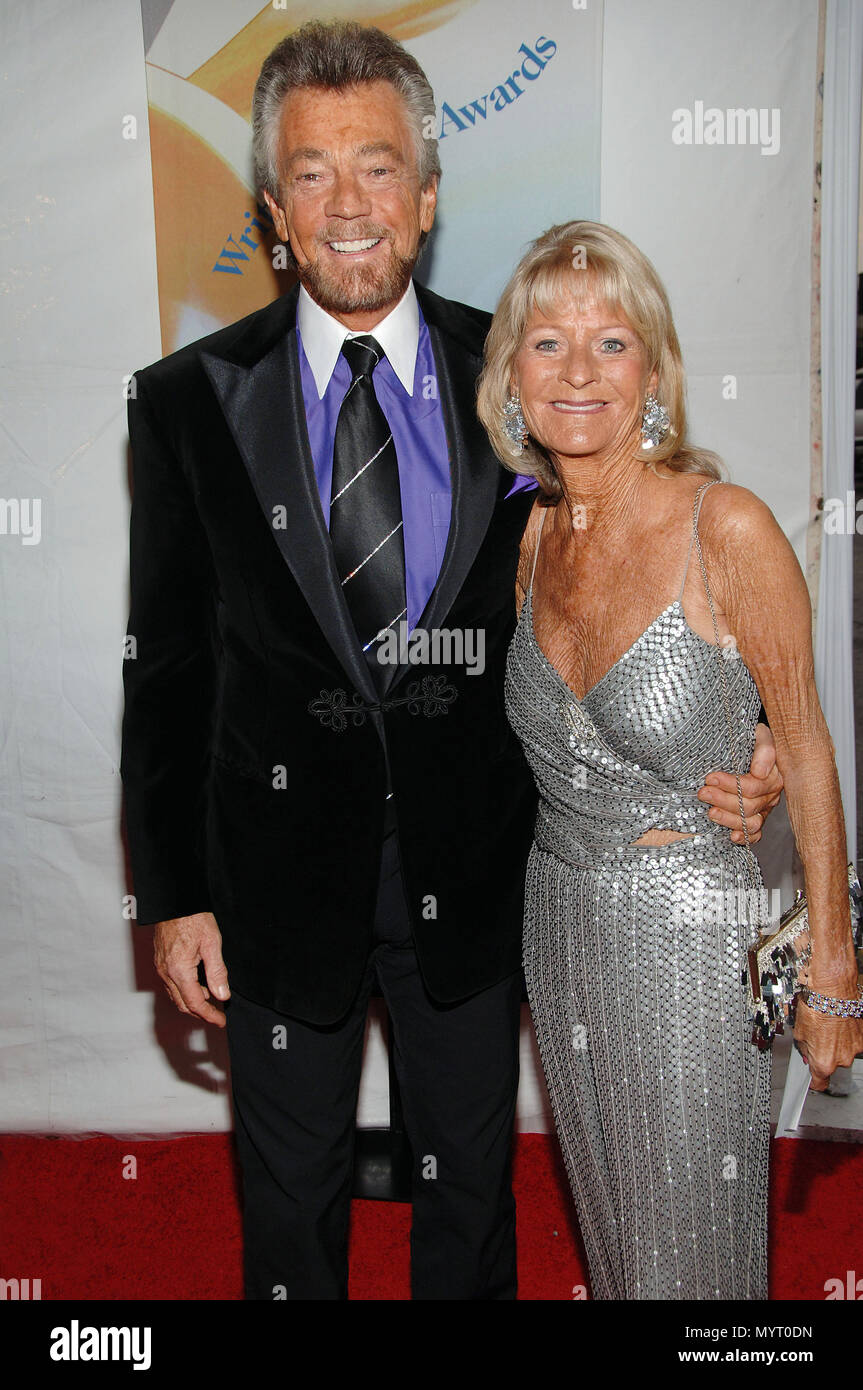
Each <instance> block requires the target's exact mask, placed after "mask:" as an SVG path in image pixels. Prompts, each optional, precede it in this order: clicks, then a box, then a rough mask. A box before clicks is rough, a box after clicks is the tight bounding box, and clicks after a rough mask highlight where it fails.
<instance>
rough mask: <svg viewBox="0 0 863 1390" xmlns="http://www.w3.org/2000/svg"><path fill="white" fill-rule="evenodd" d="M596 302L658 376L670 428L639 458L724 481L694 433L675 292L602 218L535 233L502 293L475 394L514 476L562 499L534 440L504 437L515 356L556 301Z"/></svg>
mask: <svg viewBox="0 0 863 1390" xmlns="http://www.w3.org/2000/svg"><path fill="white" fill-rule="evenodd" d="M594 297H595V298H596V299H597V300H598V301H599V302H600V303H604V304H606V305H608V306H609V307H610V308H612V309H614V310H615V311H617V312H619V313H622V314H623V316H624V318H625V319H626V320H627V322H628V323H629V324H630V326H631V327H632V329H633V331H634V332H635V334H636V335H637V337H638V339H639V341H640V342H641V344H642V346H643V347H644V349H645V353H646V356H647V363H648V373H649V374H652V373H653V372H654V371H655V372H656V374H657V385H656V396H657V398H658V399H659V401H660V403H661V404H662V405H663V406H664V407H665V409H666V410H667V411H668V414H669V417H670V421H671V427H670V429H669V431H668V434H667V435H666V436H665V438H664V439H663V440H662V442H661V443H660V444H658V445H657V446H656V448H654V449H651V450H650V451H649V452H645V451H644V450H643V449H639V451H638V453H637V454H636V458H639V459H641V461H642V462H643V463H645V464H647V466H648V467H654V466H655V465H656V464H657V463H663V464H665V466H666V467H667V468H670V469H672V470H673V471H674V472H676V473H706V474H708V475H709V476H710V477H712V478H720V479H721V478H722V477H723V472H724V470H723V465H722V461H721V460H720V458H719V457H718V455H716V454H714V453H712V452H711V451H710V450H708V449H698V448H695V447H694V446H693V445H691V444H690V443H689V441H688V439H687V437H686V378H685V374H684V371H683V360H682V358H681V355H680V344H679V342H678V340H677V333H676V331H675V327H674V322H673V319H672V317H671V307H670V305H669V303H668V296H667V294H666V292H665V289H664V287H663V284H662V281H661V280H660V279H659V276H658V275H657V273H656V271H655V270H654V268H653V266H652V265H651V263H650V261H649V260H648V259H647V257H646V256H645V255H643V254H642V252H641V251H639V249H638V247H637V246H635V245H634V243H633V242H631V241H630V240H629V238H628V237H625V236H624V235H623V234H622V232H618V231H615V230H614V228H613V227H606V226H604V225H603V224H602V223H601V222H565V223H560V224H558V225H557V226H556V227H550V228H549V230H548V231H547V232H543V234H542V236H540V237H537V239H536V241H534V242H533V243H532V244H531V246H530V249H529V250H528V252H527V254H526V255H525V256H523V257H522V259H521V261H520V262H519V264H518V266H517V267H516V269H515V272H514V274H513V276H512V278H511V279H510V281H509V284H508V285H507V286H506V289H505V290H504V292H503V294H502V295H501V298H500V302H499V304H498V306H497V310H496V312H495V315H494V318H493V319H492V324H491V328H490V330H489V334H488V338H487V339H486V344H485V365H484V367H483V370H482V374H481V376H480V379H479V383H478V388H477V413H478V414H479V418H480V420H481V421H482V423H483V425H484V426H485V429H486V432H487V433H488V437H489V439H490V441H491V445H492V448H493V449H494V451H495V453H496V454H497V456H498V458H499V459H500V461H501V463H503V464H504V465H505V467H506V468H508V469H510V471H511V472H513V473H519V474H522V475H523V476H525V477H528V478H536V480H537V482H538V483H539V485H540V487H541V489H542V491H543V492H544V493H545V494H546V496H547V497H549V498H552V499H557V498H558V497H560V495H561V487H560V482H559V480H558V477H557V473H556V470H555V467H554V464H553V462H552V459H551V457H550V455H549V454H548V452H547V450H546V449H545V448H543V446H542V445H541V444H540V443H538V441H537V440H535V439H533V438H532V437H530V436H528V439H527V441H526V442H525V446H524V449H523V451H522V452H519V451H518V449H517V447H516V446H515V445H514V444H513V443H512V441H511V440H510V439H509V437H508V435H507V434H506V433H505V432H504V428H503V424H504V414H503V407H504V404H505V402H506V400H507V399H508V397H509V395H510V385H511V381H512V369H513V363H514V361H515V357H516V354H517V352H518V350H519V347H520V346H521V341H522V338H523V336H524V332H525V329H526V327H527V323H528V320H529V319H530V316H531V314H532V312H533V310H534V309H537V310H539V312H540V313H548V312H549V311H550V310H551V308H552V306H553V304H554V303H555V301H558V302H559V301H560V300H561V299H569V300H572V299H574V300H575V302H576V303H577V304H578V303H582V304H583V303H584V302H585V301H586V300H587V299H588V298H594Z"/></svg>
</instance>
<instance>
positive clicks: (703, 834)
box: [506, 579, 761, 867]
mask: <svg viewBox="0 0 863 1390" xmlns="http://www.w3.org/2000/svg"><path fill="white" fill-rule="evenodd" d="M681 593H682V590H681ZM720 662H722V663H724V669H725V673H726V677H727V689H728V701H729V706H730V711H731V719H732V721H733V727H734V731H735V744H736V748H735V752H736V755H737V764H736V767H737V769H738V770H740V769H742V770H746V769H748V767H749V764H750V762H751V759H752V752H753V748H754V743H755V725H756V722H757V719H758V712H759V708H760V703H761V702H760V698H759V694H758V690H757V688H756V685H755V682H754V680H753V678H752V675H751V673H750V671H749V670H748V668H747V666H746V664H745V663H744V661H743V659H742V657H741V656H740V655H739V653H738V652H737V650H736V648H734V647H733V646H732V647H731V648H729V649H728V650H726V649H725V648H722V649H718V648H717V647H716V646H715V644H714V643H711V642H707V641H706V640H705V639H704V638H703V637H700V636H699V635H698V633H696V632H694V631H693V629H692V628H691V627H690V626H689V624H688V623H687V621H686V618H685V617H684V613H683V608H682V605H681V601H680V599H676V600H675V601H674V602H673V603H671V604H669V606H668V607H667V608H666V609H665V610H664V611H663V612H662V613H660V614H659V615H658V617H656V618H655V619H654V620H653V622H652V623H651V624H650V626H649V627H647V628H646V629H645V631H644V632H643V633H642V634H641V636H640V637H638V638H637V639H636V641H635V642H633V644H632V646H631V647H630V648H629V649H628V650H627V651H626V652H624V653H623V655H622V656H621V657H620V658H619V659H618V660H617V661H616V662H615V663H614V665H613V666H612V667H611V669H610V670H609V671H607V672H606V674H605V675H604V676H603V677H602V678H601V679H600V680H598V681H597V682H596V684H595V685H593V686H592V687H591V688H590V690H588V691H587V693H586V694H585V696H584V698H583V699H581V700H579V699H578V698H577V697H576V696H575V695H574V694H573V692H572V690H571V689H570V688H569V686H568V685H567V684H566V682H565V681H564V679H563V677H562V676H561V675H560V673H559V672H558V671H557V670H556V668H555V667H554V666H552V664H551V663H550V662H549V660H548V659H547V657H546V656H545V655H544V653H543V652H542V650H541V648H540V646H539V643H538V642H537V639H536V633H535V630H534V623H533V580H532V579H531V583H530V588H529V590H528V594H527V596H526V599H525V602H524V604H523V607H522V611H521V614H520V617H519V621H518V624H517V626H516V630H515V633H514V635H513V639H512V642H511V644H510V649H509V653H508V657H507V668H506V707H507V714H508V717H509V721H510V723H511V724H512V727H513V729H514V730H515V732H516V734H517V735H518V736H519V738H520V739H521V742H522V744H523V745H524V750H525V755H526V757H527V759H528V762H529V763H530V766H531V768H532V770H533V774H534V778H535V780H536V784H537V787H538V790H539V798H540V799H539V809H538V813H537V822H536V832H535V838H536V841H537V844H538V845H539V846H540V848H544V849H546V850H548V851H550V852H551V853H553V854H556V855H558V856H559V857H560V858H561V859H563V860H566V861H568V862H569V863H572V864H576V865H579V866H582V867H589V866H590V865H596V864H597V862H602V861H606V862H607V861H608V860H609V859H612V860H618V861H620V860H630V859H635V858H641V859H645V858H649V859H657V858H661V857H663V856H667V855H668V853H669V849H672V850H673V852H675V853H677V852H678V847H682V846H689V847H691V848H692V850H694V851H695V852H697V853H699V854H702V855H703V854H705V853H709V854H712V853H716V854H720V855H721V854H724V853H727V852H728V851H730V850H732V848H733V846H732V843H731V841H730V839H729V834H728V830H727V829H725V828H724V827H722V826H717V825H716V824H715V823H714V822H713V821H711V820H710V819H709V818H708V810H709V807H708V806H707V805H705V803H703V802H701V801H699V800H698V798H697V795H696V793H697V792H698V790H699V788H700V787H701V786H702V784H703V782H704V778H705V775H706V774H707V773H708V772H710V771H711V770H712V769H714V768H722V769H724V770H725V771H734V770H735V762H734V759H733V755H732V747H731V735H730V731H729V727H728V718H727V715H726V709H725V704H724V701H723V693H722V676H721V668H720ZM650 829H659V830H676V831H680V832H683V833H685V834H686V833H689V834H692V833H694V835H695V837H696V838H695V839H691V840H687V841H683V840H680V841H675V842H673V844H672V846H661V847H660V846H644V845H637V846H635V845H633V841H634V840H637V839H638V838H639V837H640V836H641V835H643V834H644V832H645V831H647V830H650Z"/></svg>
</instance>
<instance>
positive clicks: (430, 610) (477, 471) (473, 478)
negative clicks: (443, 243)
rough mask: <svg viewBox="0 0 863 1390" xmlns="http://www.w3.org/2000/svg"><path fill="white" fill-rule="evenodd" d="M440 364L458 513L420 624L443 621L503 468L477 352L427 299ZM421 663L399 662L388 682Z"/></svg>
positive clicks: (486, 517) (485, 526) (468, 563)
mask: <svg viewBox="0 0 863 1390" xmlns="http://www.w3.org/2000/svg"><path fill="white" fill-rule="evenodd" d="M423 310H424V312H425V316H426V321H427V322H428V327H429V334H430V336H431V345H432V352H433V354H434V359H435V367H436V369H437V378H438V390H439V392H440V398H441V404H442V406H443V413H444V423H445V426H446V437H447V445H448V447H449V459H450V475H451V478H452V513H451V518H450V526H449V535H448V536H447V543H446V550H445V551H444V557H443V563H442V565H441V570H440V574H439V575H438V581H437V584H436V585H435V587H434V589H433V590H432V594H431V597H430V598H429V601H428V603H427V604H426V607H425V611H424V612H423V615H422V617H421V618H420V620H419V623H418V624H417V626H418V627H422V628H424V629H425V631H426V632H430V631H431V630H432V629H433V628H435V627H439V626H440V625H441V623H442V622H443V620H444V619H445V618H446V615H447V613H448V612H449V610H450V608H451V607H452V605H453V602H454V601H455V599H456V597H457V595H458V592H459V590H460V589H461V587H462V585H463V584H464V581H465V579H466V578H467V575H468V572H469V570H470V567H471V565H472V564H473V562H474V560H475V559H476V555H477V551H478V550H479V548H480V546H481V544H482V542H483V538H484V536H485V533H486V531H487V530H488V524H489V521H490V520H491V514H492V511H493V510H494V504H495V500H496V497H497V489H498V485H499V482H500V469H499V466H498V463H497V459H496V458H495V456H494V454H493V453H492V449H491V446H490V444H489V442H488V436H487V435H486V432H485V430H484V429H483V427H482V425H481V424H480V422H479V420H478V418H477V413H476V378H477V372H478V363H477V359H476V357H475V356H474V355H473V354H472V353H471V352H469V351H468V350H467V349H466V348H465V347H463V346H462V345H461V343H460V342H458V341H457V340H456V339H455V338H453V337H451V336H450V335H449V334H448V333H446V332H441V330H440V328H438V326H437V325H436V324H434V323H433V322H431V319H430V315H429V312H428V309H427V307H426V305H425V303H424V304H423ZM416 671H417V668H416V667H408V668H406V667H404V666H400V667H394V668H393V674H392V677H391V678H390V680H389V682H388V685H387V688H389V687H390V686H391V685H394V684H396V683H397V682H398V681H399V680H401V679H403V678H404V676H405V675H407V674H408V673H409V672H413V673H414V674H416Z"/></svg>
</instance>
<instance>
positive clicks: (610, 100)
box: [0, 0, 817, 1133]
mask: <svg viewBox="0 0 863 1390" xmlns="http://www.w3.org/2000/svg"><path fill="white" fill-rule="evenodd" d="M505 2H506V7H507V8H509V7H510V3H511V4H512V5H514V6H518V8H521V0H505ZM589 2H590V0H588V3H589ZM503 7H504V5H503V3H502V5H501V8H503ZM574 8H575V6H572V5H571V4H570V3H569V0H566V3H564V0H561V17H562V22H563V17H564V16H565V15H566V14H567V13H571V11H572V10H573V9H574ZM816 20H817V6H816V5H815V3H813V0H760V3H759V4H758V5H757V6H755V5H753V4H752V3H751V0H722V3H713V2H712V0H690V3H688V4H686V5H681V4H680V3H679V0H653V3H651V4H650V5H645V4H644V3H642V0H606V6H605V31H604V55H603V71H602V80H603V99H602V156H603V159H602V189H601V214H600V215H601V216H602V218H603V220H605V221H608V222H610V223H612V224H613V225H615V226H618V227H620V228H621V229H622V230H624V231H626V232H627V233H628V234H629V235H631V236H632V237H633V239H634V240H635V241H636V242H637V243H638V244H639V245H641V246H642V247H643V249H644V250H645V251H646V252H647V253H648V255H650V256H651V257H652V258H653V260H654V261H655V263H656V265H657V267H658V269H659V271H660V273H661V275H662V276H663V277H664V279H665V281H666V283H667V285H668V288H669V290H670V293H671V297H672V301H673V305H674V308H675V311H676V317H677V322H678V327H679V329H680V333H681V339H682V342H683V348H684V354H685V357H686V359H687V363H688V366H689V371H690V394H691V403H692V407H693V410H692V414H693V425H694V434H695V437H696V439H697V440H698V441H699V442H702V443H704V444H706V445H709V446H711V447H714V448H716V449H718V450H719V451H720V452H722V453H723V454H724V455H725V457H726V459H727V461H728V463H729V465H730V468H731V471H732V476H733V477H734V479H735V480H736V481H739V482H743V483H745V484H746V485H748V486H751V487H752V488H753V489H754V490H755V491H756V492H758V493H759V494H760V495H761V496H763V497H764V498H765V499H766V500H767V502H768V503H769V504H770V505H771V507H772V508H773V509H774V511H775V513H776V515H777V516H778V518H779V520H780V522H781V524H782V525H783V527H784V528H785V530H786V532H787V533H788V535H789V536H790V537H791V539H792V541H793V542H794V544H795V546H796V548H797V551H798V555H799V557H800V558H801V560H802V559H803V542H804V533H805V528H806V522H807V518H808V507H809V418H808V390H809V293H810V261H809V251H810V208H811V196H812V169H813V150H812V131H813V102H814V83H815V52H816ZM0 53H2V59H0V62H2V67H3V77H4V81H3V83H2V84H0V117H2V129H3V132H4V136H5V142H6V145H7V150H6V153H5V162H6V166H7V169H8V170H9V171H10V176H9V181H8V186H9V193H8V202H7V205H6V208H5V209H4V214H3V228H4V237H3V239H2V245H0V285H2V288H3V291H4V293H5V304H6V308H7V311H8V312H7V330H6V331H7V348H6V351H5V352H4V354H3V365H2V367H0V373H2V378H0V379H2V393H0V394H2V402H3V404H2V431H0V448H2V458H0V496H2V497H3V498H6V499H9V498H18V499H23V498H34V497H40V498H41V499H42V535H41V539H40V541H39V543H38V544H32V545H29V544H25V543H24V541H25V538H24V537H23V536H22V535H20V534H2V535H0V585H2V590H0V592H2V596H3V600H4V602H3V617H2V621H0V641H2V658H3V660H2V674H0V682H2V685H0V690H2V720H3V725H2V741H0V760H2V761H0V780H2V788H0V827H2V831H0V833H2V847H3V848H2V852H3V868H2V885H3V886H2V894H3V898H2V931H3V937H4V950H3V960H4V969H3V972H2V979H0V1066H2V1071H3V1077H4V1083H5V1084H4V1085H3V1088H2V1101H0V1107H2V1108H0V1125H2V1127H3V1128H6V1129H21V1130H42V1131H49V1130H53V1131H60V1132H64V1131H78V1132H81V1131H93V1130H102V1131H107V1132H130V1131H131V1132H139V1133H148V1132H155V1131H189V1130H191V1131H195V1130H207V1129H223V1128H227V1127H228V1126H229V1125H230V1115H229V1107H228V1101H227V1094H226V1090H225V1049H224V1045H223V1044H224V1039H223V1037H222V1036H221V1035H218V1034H216V1033H215V1032H214V1031H213V1030H208V1031H207V1032H206V1034H205V1033H204V1031H203V1029H199V1028H195V1027H192V1026H190V1025H189V1024H188V1022H187V1020H185V1019H184V1018H182V1017H181V1016H180V1015H178V1014H176V1013H175V1012H174V1010H173V1008H172V1006H171V1005H170V1004H169V1003H168V1001H167V999H166V998H165V997H164V995H163V993H162V991H161V987H160V986H157V982H156V981H155V978H154V975H153V972H152V969H151V966H150V933H149V931H148V930H147V929H145V928H141V929H139V928H136V927H135V926H134V924H133V923H131V922H129V921H127V920H124V918H123V915H122V911H123V908H122V904H123V895H124V893H126V892H127V891H128V886H127V883H126V879H125V870H124V864H123V858H122V852H121V848H120V839H119V818H120V782H119V774H118V760H119V746H118V745H119V728H120V714H121V668H120V657H121V639H122V634H123V632H124V628H125V622H126V616H127V604H128V589H127V579H126V528H127V516H128V489H127V456H126V435H125V406H124V401H123V394H122V388H123V380H122V379H123V376H124V374H125V373H128V372H130V371H132V370H133V369H134V368H136V367H139V366H141V365H142V364H144V363H147V362H149V361H152V360H154V359H155V358H156V357H158V356H159V327H158V322H157V301H156V267H155V247H154V234H153V213H152V196H151V186H150V169H149V156H148V147H147V130H146V91H145V81H144V63H143V46H142V39H141V23H140V10H139V5H138V0H86V3H85V2H84V0H76V3H72V4H69V3H64V2H63V0H39V3H38V4H36V5H34V6H33V7H28V8H26V9H25V8H21V9H18V8H15V9H14V11H13V9H12V7H11V5H10V4H9V3H8V0H7V3H6V4H5V5H4V6H3V8H2V10H0ZM46 73H48V74H50V80H46V77H45V74H46ZM697 101H702V102H703V103H704V104H705V106H711V105H712V106H716V107H720V108H725V107H729V106H730V107H738V106H743V107H755V108H765V109H766V110H768V111H769V110H772V109H773V108H779V109H780V111H781V127H780V129H781V146H780V149H779V152H778V153H777V154H775V155H762V154H761V152H760V150H759V149H758V148H757V147H751V146H749V147H747V146H743V147H740V146H737V147H717V146H712V147H708V146H706V145H692V146H685V145H684V146H680V145H675V144H674V143H673V141H672V138H671V131H672V112H673V111H674V110H675V109H677V108H693V107H694V104H695V103H696V102H697ZM127 115H135V116H136V117H137V119H138V138H137V139H135V140H125V139H123V134H122V128H123V119H124V117H125V116H127ZM442 154H443V156H444V157H445V156H446V142H444V145H443V147H442ZM499 172H500V177H501V180H502V187H505V189H506V196H508V197H512V198H514V199H517V200H519V201H521V200H525V199H530V198H531V197H534V198H535V203H536V206H535V224H536V231H537V232H538V231H540V230H541V229H542V228H544V227H545V226H546V225H547V224H548V222H549V221H550V220H552V218H551V217H549V216H547V215H546V210H545V208H544V207H543V205H542V199H541V198H540V197H537V196H536V195H535V192H534V191H532V189H531V188H530V187H529V186H521V185H519V186H517V187H514V188H510V187H509V186H508V185H507V184H506V170H505V169H501V170H500V171H499ZM445 198H446V183H445V182H444V185H443V189H442V206H443V207H444V208H445ZM579 211H580V210H579V209H573V213H577V212H579ZM554 215H555V216H557V215H559V214H558V210H557V209H556V208H555V210H554ZM729 375H733V376H735V377H736V378H737V396H736V399H734V400H727V399H723V394H722V380H723V378H724V377H727V376H729ZM7 529H8V528H7ZM773 842H774V843H773V853H774V858H775V860H776V863H777V864H778V865H781V864H783V863H785V861H787V858H788V842H787V835H786V836H783V835H782V833H781V831H776V832H774V835H773ZM523 1056H524V1061H525V1070H524V1079H523V1084H522V1090H521V1095H520V1104H519V1123H520V1124H521V1126H522V1127H523V1128H527V1129H538V1128H545V1127H546V1125H547V1120H546V1112H545V1102H544V1096H543V1088H542V1084H541V1082H540V1081H539V1079H538V1076H537V1071H536V1065H535V1061H534V1058H533V1049H532V1045H531V1042H530V1033H529V1028H528V1027H527V1025H526V1026H525V1030H524V1034H523ZM384 1080H385V1078H384V1076H383V1064H382V1056H381V1050H380V1043H379V1040H376V1039H375V1038H374V1036H373V1037H372V1040H371V1045H370V1054H369V1058H368V1065H367V1069H366V1080H365V1084H364V1091H363V1097H362V1108H361V1120H362V1122H363V1123H367V1124H368V1123H374V1122H376V1121H380V1120H383V1119H384V1118H385V1114H386V1102H385V1094H384V1084H383V1083H384Z"/></svg>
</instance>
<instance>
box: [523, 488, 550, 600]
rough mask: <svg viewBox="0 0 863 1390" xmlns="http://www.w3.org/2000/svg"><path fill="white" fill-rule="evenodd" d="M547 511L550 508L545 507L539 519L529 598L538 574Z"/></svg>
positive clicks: (528, 587) (528, 590)
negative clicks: (540, 545)
mask: <svg viewBox="0 0 863 1390" xmlns="http://www.w3.org/2000/svg"><path fill="white" fill-rule="evenodd" d="M547 511H548V507H543V509H542V516H541V517H540V519H539V531H538V533H537V537H536V549H535V550H534V552H533V564H532V565H531V567H530V583H529V584H528V586H527V592H528V596H530V595H532V594H533V576H534V575H535V574H536V559H537V556H538V555H539V543H540V541H541V540H542V528H543V526H544V525H545V514H546V512H547Z"/></svg>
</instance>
